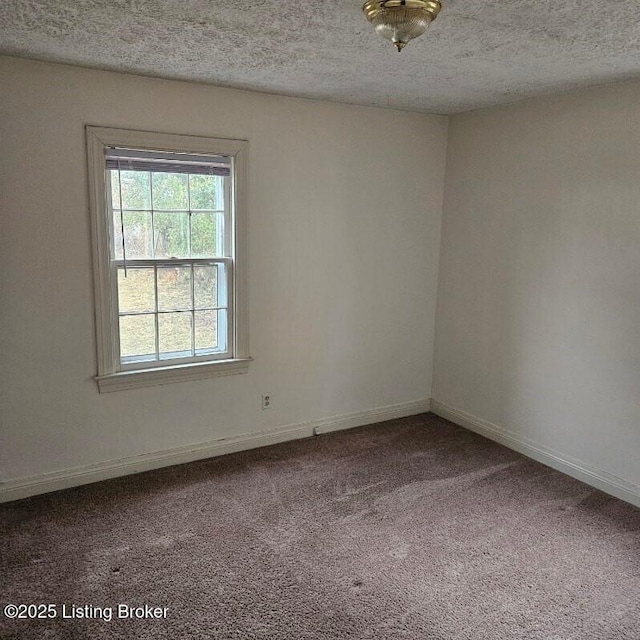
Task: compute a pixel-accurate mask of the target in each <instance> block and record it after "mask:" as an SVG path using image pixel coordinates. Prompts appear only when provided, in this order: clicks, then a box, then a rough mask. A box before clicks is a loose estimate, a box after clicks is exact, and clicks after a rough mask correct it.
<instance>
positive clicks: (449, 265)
mask: <svg viewBox="0 0 640 640" xmlns="http://www.w3.org/2000/svg"><path fill="white" fill-rule="evenodd" d="M639 104H640V84H638V83H630V84H622V85H618V86H612V87H606V88H594V89H590V90H588V91H583V92H580V93H575V94H569V95H565V96H560V97H553V98H545V99H539V100H532V101H529V102H526V103H523V104H519V105H515V106H511V107H506V108H500V109H492V110H489V111H479V112H475V113H471V114H467V115H461V116H456V117H453V118H452V119H451V121H450V128H449V147H448V160H447V176H446V195H445V207H444V214H443V229H442V245H441V263H440V276H439V291H438V310H437V323H436V355H435V378H434V386H433V398H434V400H437V401H438V402H439V403H442V405H443V406H444V408H445V409H447V408H448V409H449V410H451V409H453V410H455V411H457V412H458V418H460V417H462V418H465V416H466V418H467V419H470V420H471V423H473V422H474V419H475V426H476V427H477V426H478V425H480V426H482V425H484V427H486V429H488V430H489V431H491V430H492V429H496V431H495V433H494V435H495V434H497V435H498V436H500V433H502V434H503V435H507V436H508V437H511V438H513V440H511V441H510V440H509V439H508V437H507V439H506V440H505V441H507V442H509V444H511V445H512V446H513V445H514V444H516V445H517V443H518V442H519V443H521V444H522V443H528V445H530V446H531V447H532V449H531V450H529V451H528V452H529V453H531V451H534V450H535V449H536V448H537V449H538V450H539V451H540V452H542V453H543V454H544V455H546V454H548V455H551V456H553V455H557V456H558V457H559V458H560V459H561V460H564V461H569V462H570V464H577V465H578V466H581V467H582V468H583V469H587V470H588V471H589V472H590V473H593V474H594V477H593V478H591V479H590V480H594V478H595V479H596V480H597V478H596V476H598V477H600V478H601V479H602V478H604V479H605V480H608V481H610V482H611V483H614V484H615V483H616V482H617V483H618V484H619V485H620V487H622V488H623V489H624V488H625V487H626V489H627V490H628V492H634V491H635V495H636V496H637V500H640V490H639V489H638V487H639V486H640V111H639V110H638V105H639ZM462 422H464V419H463V420H462ZM544 455H543V457H544ZM560 466H561V467H562V464H561V465H560ZM569 470H570V469H569ZM574 471H575V470H574ZM578 475H579V474H578ZM596 484H597V482H596ZM608 488H609V489H611V487H608ZM619 493H620V492H619ZM621 495H622V493H621ZM626 497H629V496H628V495H627V496H626Z"/></svg>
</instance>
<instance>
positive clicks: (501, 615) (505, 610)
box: [0, 414, 640, 640]
mask: <svg viewBox="0 0 640 640" xmlns="http://www.w3.org/2000/svg"><path fill="white" fill-rule="evenodd" d="M0 519H1V520H0V523H1V534H2V547H1V551H0V594H1V598H0V600H1V605H2V607H5V605H6V604H7V603H11V604H15V605H19V604H45V605H48V604H50V605H52V608H49V609H43V610H42V609H41V611H46V613H48V614H49V615H51V617H50V618H48V617H46V616H45V617H44V619H39V618H36V619H29V618H27V619H14V620H9V619H7V617H6V616H5V615H2V614H0V637H2V638H11V639H14V638H15V639H18V638H19V639H20V640H24V639H31V638H38V639H39V640H40V639H54V638H55V639H65V640H66V639H71V640H74V639H84V638H87V639H89V638H90V639H101V638H109V639H113V638H116V639H119V638H136V639H146V638H153V639H156V638H168V639H169V638H170V639H172V640H176V639H183V638H188V639H191V638H194V639H199V638H202V639H204V638H216V639H229V640H231V639H243V640H248V639H267V638H268V639H277V640H294V639H295V640H302V639H304V640H329V639H333V638H336V639H351V640H355V639H363V640H364V639H367V640H369V639H372V640H373V639H377V638H385V639H392V640H395V639H398V640H399V639H404V640H408V639H410V640H418V639H419V640H516V639H518V640H519V639H522V640H524V639H526V640H638V639H639V638H640V510H639V509H636V508H635V507H633V506H630V505H628V504H626V503H624V502H621V501H620V500H617V499H615V498H611V497H609V496H607V495H605V494H603V493H601V492H599V491H596V490H594V489H592V488H590V487H588V486H587V485H585V484H582V483H581V482H578V481H577V480H573V479H572V478H569V477H567V476H565V475H563V474H561V473H558V472H556V471H554V470H552V469H549V468H548V467H545V466H543V465H541V464H539V463H537V462H534V461H532V460H529V459H527V458H525V457H523V456H521V455H519V454H517V453H515V452H513V451H511V450H509V449H506V448H504V447H502V446H500V445H497V444H495V443H493V442H491V441H489V440H486V439H484V438H482V437H480V436H478V435H476V434H473V433H471V432H469V431H466V430H465V429H462V428H460V427H457V426H455V425H453V424H452V423H450V422H447V421H446V420H442V419H440V418H437V417H436V416H434V415H432V414H424V415H421V416H415V417H411V418H404V419H401V420H393V421H389V422H386V423H382V424H378V425H373V426H369V427H363V428H359V429H353V430H350V431H343V432H337V433H332V434H327V435H322V436H319V437H316V438H310V439H306V440H299V441H295V442H289V443H284V444H279V445H275V446H271V447H268V448H264V449H259V450H253V451H248V452H243V453H238V454H232V455H228V456H224V457H220V458H214V459H210V460H206V461H202V462H196V463H192V464H188V465H181V466H176V467H171V468H167V469H162V470H159V471H153V472H148V473H144V474H140V475H135V476H129V477H126V478H119V479H116V480H110V481H106V482H100V483H96V484H93V485H88V486H84V487H79V488H74V489H69V490H65V491H60V492H57V493H52V494H48V495H43V496H39V497H34V498H30V499H27V500H22V501H18V502H14V503H8V504H5V505H1V506H0ZM120 606H122V607H124V608H123V609H120ZM145 607H147V608H146V609H145ZM41 611H36V610H34V609H33V608H32V609H31V610H30V611H26V610H25V611H24V613H25V614H26V615H28V616H29V615H32V614H40V612H41ZM109 611H111V614H109ZM158 611H159V612H160V614H159V615H155V614H158ZM163 611H164V614H163V615H162V612H163ZM9 613H10V614H11V613H12V612H11V611H10V612H9ZM120 613H122V614H123V617H119V614H120Z"/></svg>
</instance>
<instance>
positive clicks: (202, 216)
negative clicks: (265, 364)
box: [87, 127, 251, 391]
mask: <svg viewBox="0 0 640 640" xmlns="http://www.w3.org/2000/svg"><path fill="white" fill-rule="evenodd" d="M87 144H88V150H89V170H90V180H91V183H90V186H91V189H90V192H91V206H92V212H93V235H94V253H95V269H94V271H95V274H94V275H95V289H96V292H95V299H96V327H97V338H98V376H97V378H96V379H97V381H98V385H99V388H100V391H115V390H118V389H123V388H130V387H138V386H149V385H155V384H163V383H166V382H171V381H180V380H191V379H196V378H201V377H210V376H217V375H227V374H232V373H244V372H246V371H247V368H248V363H249V361H250V360H251V358H250V357H249V356H248V336H247V318H246V291H245V289H246V287H245V282H244V281H245V273H246V256H245V255H244V246H245V239H244V235H245V225H244V217H245V204H244V197H243V191H244V182H245V181H246V147H247V143H246V142H245V141H236V140H219V139H213V138H201V137H195V136H179V135H170V134H156V133H145V132H136V131H127V130H121V129H106V128H98V127H87Z"/></svg>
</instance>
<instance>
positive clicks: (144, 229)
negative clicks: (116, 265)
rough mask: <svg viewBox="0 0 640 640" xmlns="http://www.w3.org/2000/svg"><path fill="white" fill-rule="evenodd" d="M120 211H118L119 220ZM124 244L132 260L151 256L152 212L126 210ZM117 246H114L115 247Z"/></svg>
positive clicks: (124, 215) (123, 217)
mask: <svg viewBox="0 0 640 640" xmlns="http://www.w3.org/2000/svg"><path fill="white" fill-rule="evenodd" d="M119 218H120V212H119V211H118V212H117V222H119ZM122 221H123V222H124V246H125V250H126V253H127V255H126V257H127V258H128V259H130V260H140V259H145V258H151V257H152V256H151V213H149V212H148V211H124V212H123V213H122ZM115 248H116V247H114V249H115Z"/></svg>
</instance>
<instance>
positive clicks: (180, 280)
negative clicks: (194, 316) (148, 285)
mask: <svg viewBox="0 0 640 640" xmlns="http://www.w3.org/2000/svg"><path fill="white" fill-rule="evenodd" d="M192 308H193V307H192V303H191V267H158V310H160V311H177V310H179V309H192Z"/></svg>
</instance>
